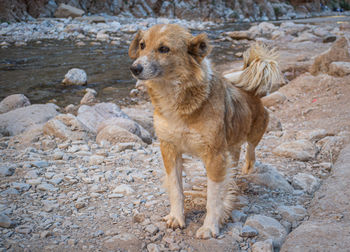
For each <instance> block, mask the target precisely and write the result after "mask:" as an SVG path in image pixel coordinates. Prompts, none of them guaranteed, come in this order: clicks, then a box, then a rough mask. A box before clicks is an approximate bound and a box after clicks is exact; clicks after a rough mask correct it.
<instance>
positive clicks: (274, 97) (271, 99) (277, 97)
mask: <svg viewBox="0 0 350 252" xmlns="http://www.w3.org/2000/svg"><path fill="white" fill-rule="evenodd" d="M286 99H287V97H286V96H285V95H284V94H282V93H281V92H278V91H276V92H273V93H272V94H270V95H268V96H265V97H263V98H261V101H262V103H263V105H264V106H265V107H271V106H276V104H282V103H283V102H284V101H285V100H286Z"/></svg>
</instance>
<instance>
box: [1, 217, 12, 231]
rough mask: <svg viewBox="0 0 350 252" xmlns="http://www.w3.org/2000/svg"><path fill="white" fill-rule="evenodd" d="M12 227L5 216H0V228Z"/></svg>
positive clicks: (9, 220)
mask: <svg viewBox="0 0 350 252" xmlns="http://www.w3.org/2000/svg"><path fill="white" fill-rule="evenodd" d="M13 225H14V223H13V222H12V221H11V219H10V218H9V217H8V216H6V215H5V214H0V227H3V228H10V227H12V226H13Z"/></svg>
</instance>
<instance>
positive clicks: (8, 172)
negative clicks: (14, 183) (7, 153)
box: [0, 165, 16, 176]
mask: <svg viewBox="0 0 350 252" xmlns="http://www.w3.org/2000/svg"><path fill="white" fill-rule="evenodd" d="M15 170H16V168H15V167H14V166H8V165H3V166H0V176H12V175H13V174H14V172H15Z"/></svg>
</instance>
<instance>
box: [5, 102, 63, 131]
mask: <svg viewBox="0 0 350 252" xmlns="http://www.w3.org/2000/svg"><path fill="white" fill-rule="evenodd" d="M58 109H59V107H57V106H56V105H55V104H52V103H48V104H35V105H30V106H26V107H23V108H18V109H15V110H11V111H9V112H7V113H3V114H0V134H2V135H4V136H14V135H18V134H21V133H23V132H25V131H28V130H29V129H31V128H33V127H35V126H39V125H44V123H46V122H47V121H48V120H50V119H51V118H53V117H55V116H56V115H58V112H57V110H58Z"/></svg>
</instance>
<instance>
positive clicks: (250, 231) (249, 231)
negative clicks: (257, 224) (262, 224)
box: [241, 225, 259, 237]
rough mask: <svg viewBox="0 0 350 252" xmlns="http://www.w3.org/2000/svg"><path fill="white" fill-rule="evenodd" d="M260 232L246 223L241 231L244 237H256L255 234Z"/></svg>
mask: <svg viewBox="0 0 350 252" xmlns="http://www.w3.org/2000/svg"><path fill="white" fill-rule="evenodd" d="M258 234H259V232H258V231H257V230H256V229H255V228H252V227H251V226H248V225H245V226H244V227H243V228H242V231H241V236H242V237H254V236H257V235H258Z"/></svg>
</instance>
